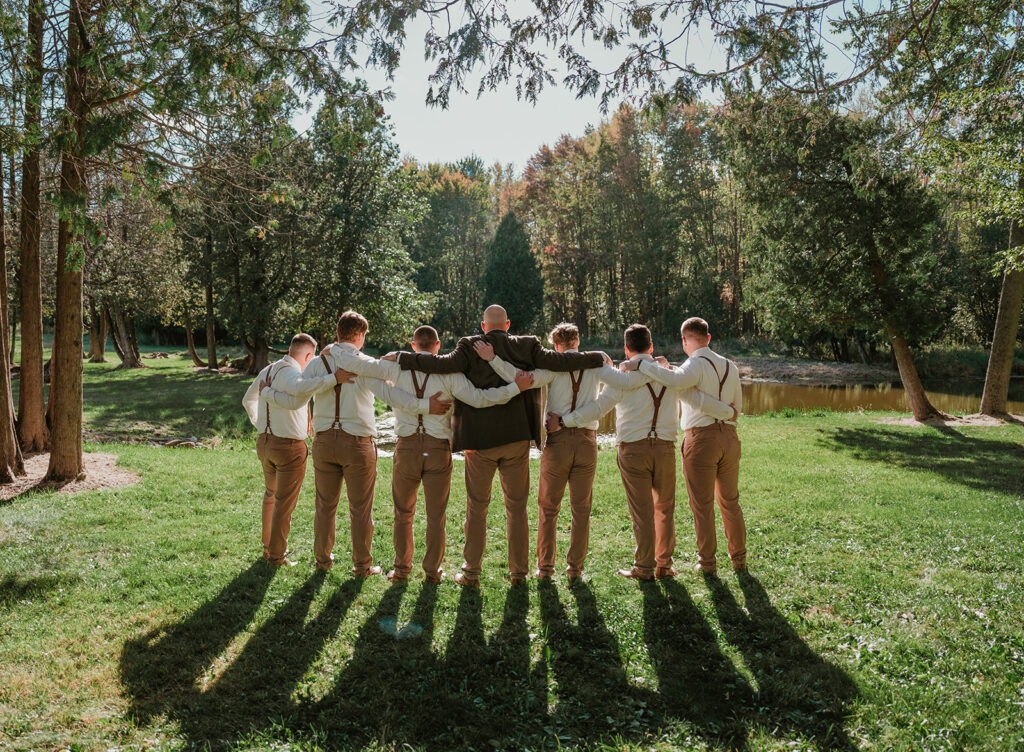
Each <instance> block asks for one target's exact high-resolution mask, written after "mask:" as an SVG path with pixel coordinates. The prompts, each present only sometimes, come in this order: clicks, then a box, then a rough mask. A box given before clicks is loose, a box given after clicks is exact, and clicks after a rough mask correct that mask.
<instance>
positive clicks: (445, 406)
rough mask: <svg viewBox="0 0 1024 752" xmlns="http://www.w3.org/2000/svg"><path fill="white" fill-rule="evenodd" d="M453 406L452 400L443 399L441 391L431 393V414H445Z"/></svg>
mask: <svg viewBox="0 0 1024 752" xmlns="http://www.w3.org/2000/svg"><path fill="white" fill-rule="evenodd" d="M451 406H452V401H451V400H446V399H441V392H434V393H433V394H432V395H430V414H431V415H444V414H445V413H446V412H448V410H449V409H450V408H451Z"/></svg>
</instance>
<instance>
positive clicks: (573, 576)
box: [565, 569, 583, 585]
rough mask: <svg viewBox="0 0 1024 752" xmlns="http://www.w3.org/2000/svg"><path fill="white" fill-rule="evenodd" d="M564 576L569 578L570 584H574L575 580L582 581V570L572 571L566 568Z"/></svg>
mask: <svg viewBox="0 0 1024 752" xmlns="http://www.w3.org/2000/svg"><path fill="white" fill-rule="evenodd" d="M565 576H566V579H568V580H569V584H570V585H574V584H576V583H577V582H582V581H583V572H577V571H573V570H571V569H567V570H566V572H565Z"/></svg>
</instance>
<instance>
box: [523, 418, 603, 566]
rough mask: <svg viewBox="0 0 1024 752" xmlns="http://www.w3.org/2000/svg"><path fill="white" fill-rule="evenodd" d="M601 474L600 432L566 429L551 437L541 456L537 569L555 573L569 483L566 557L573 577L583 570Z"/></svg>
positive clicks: (538, 491) (585, 429) (549, 436)
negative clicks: (561, 513)
mask: <svg viewBox="0 0 1024 752" xmlns="http://www.w3.org/2000/svg"><path fill="white" fill-rule="evenodd" d="M596 472H597V431H592V430H590V429H587V428H563V429H562V430H561V431H557V432H555V433H551V434H548V443H547V444H546V445H545V447H544V452H543V453H542V454H541V456H540V486H539V488H538V490H537V503H538V505H539V507H540V519H539V521H538V523H537V569H539V570H540V571H541V573H543V574H547V575H550V574H553V573H554V571H555V533H556V531H557V527H558V510H559V508H560V507H561V506H562V496H563V495H564V494H565V485H566V483H568V484H569V508H570V509H571V510H572V527H571V528H570V529H569V552H568V554H567V555H566V557H565V560H566V563H568V565H569V568H568V572H569V574H570V575H573V576H575V575H578V574H579V573H580V572H582V571H583V562H584V561H585V560H586V558H587V544H588V542H589V540H590V507H591V503H592V501H593V497H594V496H593V494H594V474H595V473H596Z"/></svg>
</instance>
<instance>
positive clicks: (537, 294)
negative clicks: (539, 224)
mask: <svg viewBox="0 0 1024 752" xmlns="http://www.w3.org/2000/svg"><path fill="white" fill-rule="evenodd" d="M483 282H484V300H485V301H486V304H487V305H493V304H495V303H496V304H498V305H500V306H503V307H504V308H505V310H506V311H507V312H508V317H509V320H510V321H511V322H512V330H513V331H515V332H517V333H521V334H532V333H534V331H535V325H536V324H539V323H541V320H540V319H541V314H542V312H543V308H544V280H542V279H541V276H540V270H539V269H538V268H537V260H536V259H535V258H534V256H533V253H532V252H531V251H530V236H529V235H527V233H526V228H525V227H523V223H522V222H520V221H519V219H518V218H517V217H516V215H515V213H514V212H509V213H508V214H506V215H505V216H504V217H502V218H501V223H500V224H499V225H498V229H497V230H496V231H495V233H494V238H493V239H492V240H491V242H490V243H488V244H487V267H486V270H485V272H484V280H483Z"/></svg>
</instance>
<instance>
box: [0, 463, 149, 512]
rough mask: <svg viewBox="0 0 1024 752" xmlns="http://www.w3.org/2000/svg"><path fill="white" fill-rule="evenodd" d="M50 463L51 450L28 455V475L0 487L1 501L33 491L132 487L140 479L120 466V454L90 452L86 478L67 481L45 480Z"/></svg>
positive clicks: (73, 491) (69, 491) (76, 491)
mask: <svg viewBox="0 0 1024 752" xmlns="http://www.w3.org/2000/svg"><path fill="white" fill-rule="evenodd" d="M49 464H50V454H49V452H43V453H42V454H36V455H33V456H31V457H26V458H25V473H26V474H25V475H23V476H22V477H20V478H18V479H17V480H16V481H14V483H9V484H7V485H3V486H0V501H8V500H9V499H13V498H14V497H15V496H21V495H22V494H24V493H29V492H33V491H49V490H56V491H58V492H60V493H64V494H73V493H78V492H79V491H102V490H104V489H107V488H121V487H123V486H132V485H135V484H136V483H138V482H139V475H138V474H137V473H134V472H132V471H131V470H128V469H126V468H123V467H118V466H117V455H116V454H109V453H107V452H88V453H86V454H83V455H82V465H83V468H84V470H85V477H84V478H81V479H80V480H73V481H69V482H67V483H44V482H43V477H44V476H45V475H46V469H47V467H48V466H49Z"/></svg>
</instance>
